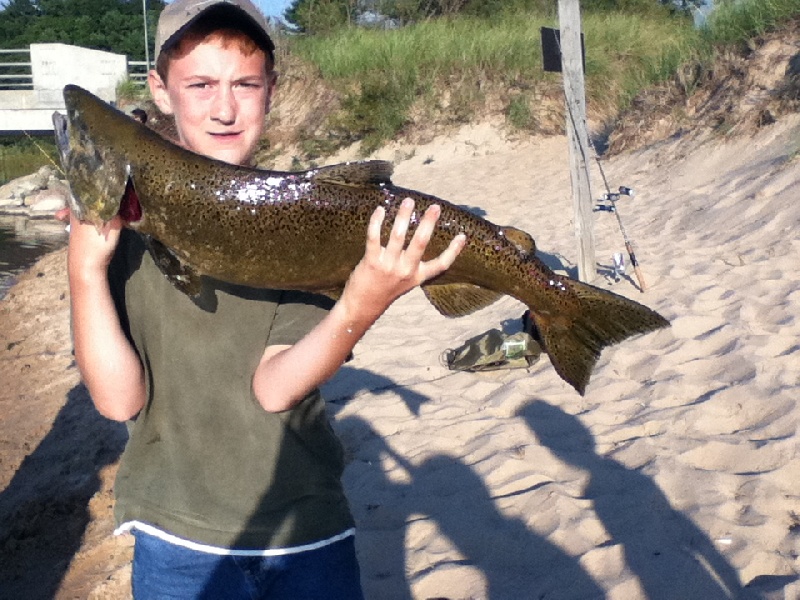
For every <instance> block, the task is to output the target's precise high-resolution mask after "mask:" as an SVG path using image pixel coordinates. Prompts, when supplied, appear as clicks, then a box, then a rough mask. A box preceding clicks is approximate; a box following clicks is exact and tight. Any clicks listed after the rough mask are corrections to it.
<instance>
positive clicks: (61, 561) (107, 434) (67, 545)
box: [0, 385, 127, 600]
mask: <svg viewBox="0 0 800 600" xmlns="http://www.w3.org/2000/svg"><path fill="white" fill-rule="evenodd" d="M126 439H127V431H126V428H125V425H124V424H122V423H115V422H113V421H109V420H108V419H106V418H104V417H102V416H101V415H100V414H99V413H98V412H97V411H96V410H95V408H94V405H93V404H92V401H91V399H90V398H89V394H88V392H87V391H86V388H85V387H83V385H78V386H76V387H74V388H73V389H72V390H70V392H69V393H68V394H67V401H66V403H65V404H64V406H63V407H62V408H61V410H60V411H59V413H58V415H57V416H56V419H55V421H54V422H53V425H52V427H51V428H50V431H49V432H48V433H47V435H46V436H45V437H44V438H43V439H42V441H41V442H40V443H39V445H38V446H37V447H36V448H35V449H34V450H33V451H32V452H31V453H30V454H29V455H28V456H27V457H25V460H24V461H23V462H22V464H21V465H20V467H19V469H17V472H16V473H15V475H14V477H13V479H12V480H11V482H10V483H9V485H8V487H6V489H5V490H3V491H2V492H0V598H2V599H3V600H20V599H21V598H24V599H25V600H39V599H41V600H46V599H50V598H53V597H54V596H55V595H56V592H57V590H58V587H59V585H60V583H61V580H62V578H63V577H64V574H65V573H66V571H67V568H68V567H69V564H70V561H71V560H72V558H73V556H74V555H75V553H76V552H77V551H78V548H79V547H80V545H81V539H82V538H83V534H84V531H85V529H86V526H87V524H88V523H89V517H90V515H89V500H90V499H91V498H92V496H93V495H94V494H95V493H96V492H97V491H98V490H99V489H100V477H99V473H100V470H101V469H103V468H104V467H105V466H107V465H110V464H112V463H114V462H116V460H117V459H118V458H119V456H120V454H121V453H122V450H123V448H124V447H125V441H126Z"/></svg>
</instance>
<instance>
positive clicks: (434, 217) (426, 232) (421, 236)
mask: <svg viewBox="0 0 800 600" xmlns="http://www.w3.org/2000/svg"><path fill="white" fill-rule="evenodd" d="M441 214H442V209H441V207H440V206H439V205H438V204H433V205H431V206H429V207H428V210H426V211H425V214H424V215H423V216H422V219H421V220H420V222H419V225H418V226H417V230H416V231H415V232H414V237H413V238H411V242H410V243H409V244H408V249H407V250H406V255H407V257H408V260H409V261H412V262H419V261H420V260H422V255H423V254H425V249H426V248H427V247H428V243H430V241H431V237H433V232H434V230H435V229H436V223H437V222H438V220H439V216H440V215H441Z"/></svg>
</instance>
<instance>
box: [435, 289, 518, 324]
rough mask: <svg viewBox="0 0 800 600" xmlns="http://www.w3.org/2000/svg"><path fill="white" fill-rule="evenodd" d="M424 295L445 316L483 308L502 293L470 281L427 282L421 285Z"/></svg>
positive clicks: (454, 315)
mask: <svg viewBox="0 0 800 600" xmlns="http://www.w3.org/2000/svg"><path fill="white" fill-rule="evenodd" d="M422 291H423V292H425V297H426V298H428V300H429V301H430V303H431V304H433V306H434V307H435V308H436V310H438V311H439V312H440V313H441V314H443V315H444V316H445V317H463V316H466V315H469V314H472V313H474V312H475V311H477V310H480V309H481V308H485V307H487V306H489V305H490V304H492V303H493V302H496V301H497V300H499V299H500V298H502V297H503V294H501V293H499V292H495V291H492V290H487V289H486V288H482V287H479V286H477V285H472V284H471V283H446V284H439V285H435V284H427V285H423V286H422Z"/></svg>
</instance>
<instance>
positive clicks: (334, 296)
mask: <svg viewBox="0 0 800 600" xmlns="http://www.w3.org/2000/svg"><path fill="white" fill-rule="evenodd" d="M342 292H344V288H335V289H331V290H317V291H316V293H317V294H319V295H321V296H326V297H327V298H330V299H331V300H333V301H334V302H337V301H338V300H339V298H341V297H342Z"/></svg>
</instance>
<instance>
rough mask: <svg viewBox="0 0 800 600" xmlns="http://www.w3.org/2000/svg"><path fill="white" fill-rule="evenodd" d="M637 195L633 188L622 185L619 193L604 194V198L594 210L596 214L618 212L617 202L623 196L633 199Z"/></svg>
mask: <svg viewBox="0 0 800 600" xmlns="http://www.w3.org/2000/svg"><path fill="white" fill-rule="evenodd" d="M635 195H636V192H634V191H633V190H632V189H631V188H629V187H625V186H624V185H621V186H619V191H617V192H609V193H607V194H603V197H602V198H600V199H599V200H598V201H597V205H595V207H594V210H595V212H599V211H605V212H612V213H613V212H615V211H616V210H617V207H616V202H617V200H619V199H620V197H621V196H628V197H629V198H633V197H634V196H635Z"/></svg>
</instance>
